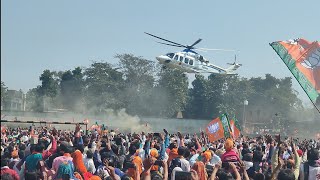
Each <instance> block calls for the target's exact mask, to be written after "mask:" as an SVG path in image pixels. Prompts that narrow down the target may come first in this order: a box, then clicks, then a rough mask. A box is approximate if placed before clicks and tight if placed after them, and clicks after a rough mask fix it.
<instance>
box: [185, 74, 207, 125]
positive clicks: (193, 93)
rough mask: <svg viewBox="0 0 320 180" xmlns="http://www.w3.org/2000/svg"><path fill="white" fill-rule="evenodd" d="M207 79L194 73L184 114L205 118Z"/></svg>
mask: <svg viewBox="0 0 320 180" xmlns="http://www.w3.org/2000/svg"><path fill="white" fill-rule="evenodd" d="M207 84H208V83H207V80H206V79H205V78H204V76H203V75H199V74H196V75H195V80H193V81H192V86H193V88H191V89H190V90H189V94H188V96H189V101H188V104H187V108H186V115H187V117H189V118H194V119H197V118H199V119H206V118H207V114H206V113H207V108H206V105H207V103H206V102H207V90H208V88H207Z"/></svg>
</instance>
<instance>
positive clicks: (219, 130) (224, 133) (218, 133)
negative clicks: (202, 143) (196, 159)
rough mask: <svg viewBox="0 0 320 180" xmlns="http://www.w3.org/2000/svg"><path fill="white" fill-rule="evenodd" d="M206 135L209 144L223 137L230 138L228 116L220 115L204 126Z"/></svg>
mask: <svg viewBox="0 0 320 180" xmlns="http://www.w3.org/2000/svg"><path fill="white" fill-rule="evenodd" d="M206 133H207V135H208V138H209V141H210V142H214V141H217V140H219V139H222V138H225V137H230V135H231V134H230V124H229V121H228V116H227V115H226V114H222V115H221V116H220V117H217V118H216V119H214V120H212V121H211V122H210V123H209V124H208V125H207V126H206Z"/></svg>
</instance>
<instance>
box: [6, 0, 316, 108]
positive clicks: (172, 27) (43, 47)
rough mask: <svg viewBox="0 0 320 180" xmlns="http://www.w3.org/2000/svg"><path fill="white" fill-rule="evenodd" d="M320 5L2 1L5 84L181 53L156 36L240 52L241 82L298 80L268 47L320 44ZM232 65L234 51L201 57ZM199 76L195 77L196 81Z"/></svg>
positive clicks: (287, 1) (287, 0)
mask: <svg viewBox="0 0 320 180" xmlns="http://www.w3.org/2000/svg"><path fill="white" fill-rule="evenodd" d="M319 7H320V1H319V0H305V1H296V0H281V1H279V0H268V1H257V0H246V1H235V0H234V1H231V0H225V1H217V0H203V1H189V0H174V1H173V0H162V1H150V0H149V1H148V0H139V1H132V0H127V1H124V0H118V1H108V0H95V1H85V0H68V1H65V0H55V1H43V0H28V1H25V0H1V81H3V82H4V83H5V84H6V86H7V87H8V88H9V89H16V90H18V89H22V90H23V91H24V92H26V91H28V89H31V88H34V87H36V86H37V85H40V81H39V76H40V74H41V73H42V72H43V70H45V69H49V70H56V71H60V70H69V69H74V68H75V67H77V66H80V67H88V66H90V64H91V63H92V62H93V61H107V62H110V63H113V64H115V63H117V61H116V59H115V58H114V56H115V55H116V54H123V53H130V54H133V55H135V56H141V57H143V58H146V59H149V60H154V61H156V60H155V57H156V56H158V55H161V54H165V53H167V52H176V51H180V50H182V49H179V48H176V47H169V46H165V45H161V44H158V43H156V41H157V40H156V39H154V38H152V37H150V36H147V35H146V34H144V32H149V33H151V34H155V35H157V36H160V37H163V38H166V39H169V40H172V41H175V42H178V43H181V44H188V45H190V44H192V43H193V42H195V41H196V40H197V39H198V38H201V39H203V40H202V42H200V43H199V44H198V45H197V47H202V48H224V49H234V50H237V51H238V53H237V62H239V63H241V64H243V66H242V67H241V68H240V69H239V70H238V71H237V72H238V74H239V75H240V76H241V77H247V78H250V77H264V76H265V74H267V73H269V74H271V75H273V76H275V77H277V78H284V77H292V78H293V86H294V89H295V90H297V92H299V94H300V95H299V97H300V98H301V99H302V100H303V101H304V102H305V103H308V102H309V101H308V97H307V96H306V95H305V93H304V92H303V90H302V88H301V87H300V86H299V85H298V83H297V81H296V80H295V79H294V77H293V76H292V75H291V72H290V71H289V70H288V69H287V67H286V66H285V64H284V63H283V62H282V60H281V59H280V58H279V57H278V56H277V54H276V53H275V52H274V50H273V49H272V48H271V47H270V46H269V43H271V42H274V41H279V40H287V39H295V38H305V39H307V40H309V41H315V40H320V31H319V30H320V23H319V19H320V18H319V17H320V13H319ZM200 53H201V54H202V55H203V56H204V57H205V58H207V59H208V60H209V61H210V62H211V63H213V64H216V65H219V66H222V67H227V66H228V65H227V64H226V63H227V62H233V59H234V53H230V52H229V53H226V52H217V51H215V52H200ZM193 78H194V77H193V76H192V75H190V76H189V79H190V81H192V79H193Z"/></svg>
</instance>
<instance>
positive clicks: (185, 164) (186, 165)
mask: <svg viewBox="0 0 320 180" xmlns="http://www.w3.org/2000/svg"><path fill="white" fill-rule="evenodd" d="M180 161H181V169H182V170H183V171H187V172H190V163H189V161H187V160H186V159H183V158H181V159H180Z"/></svg>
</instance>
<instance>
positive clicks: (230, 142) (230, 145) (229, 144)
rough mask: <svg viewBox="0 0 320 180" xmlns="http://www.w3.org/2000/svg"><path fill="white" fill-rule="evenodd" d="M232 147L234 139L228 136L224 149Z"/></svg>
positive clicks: (228, 149)
mask: <svg viewBox="0 0 320 180" xmlns="http://www.w3.org/2000/svg"><path fill="white" fill-rule="evenodd" d="M232 148H233V141H232V139H230V138H228V139H227V140H226V142H225V143H224V149H225V150H226V151H230V150H231V149H232Z"/></svg>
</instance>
